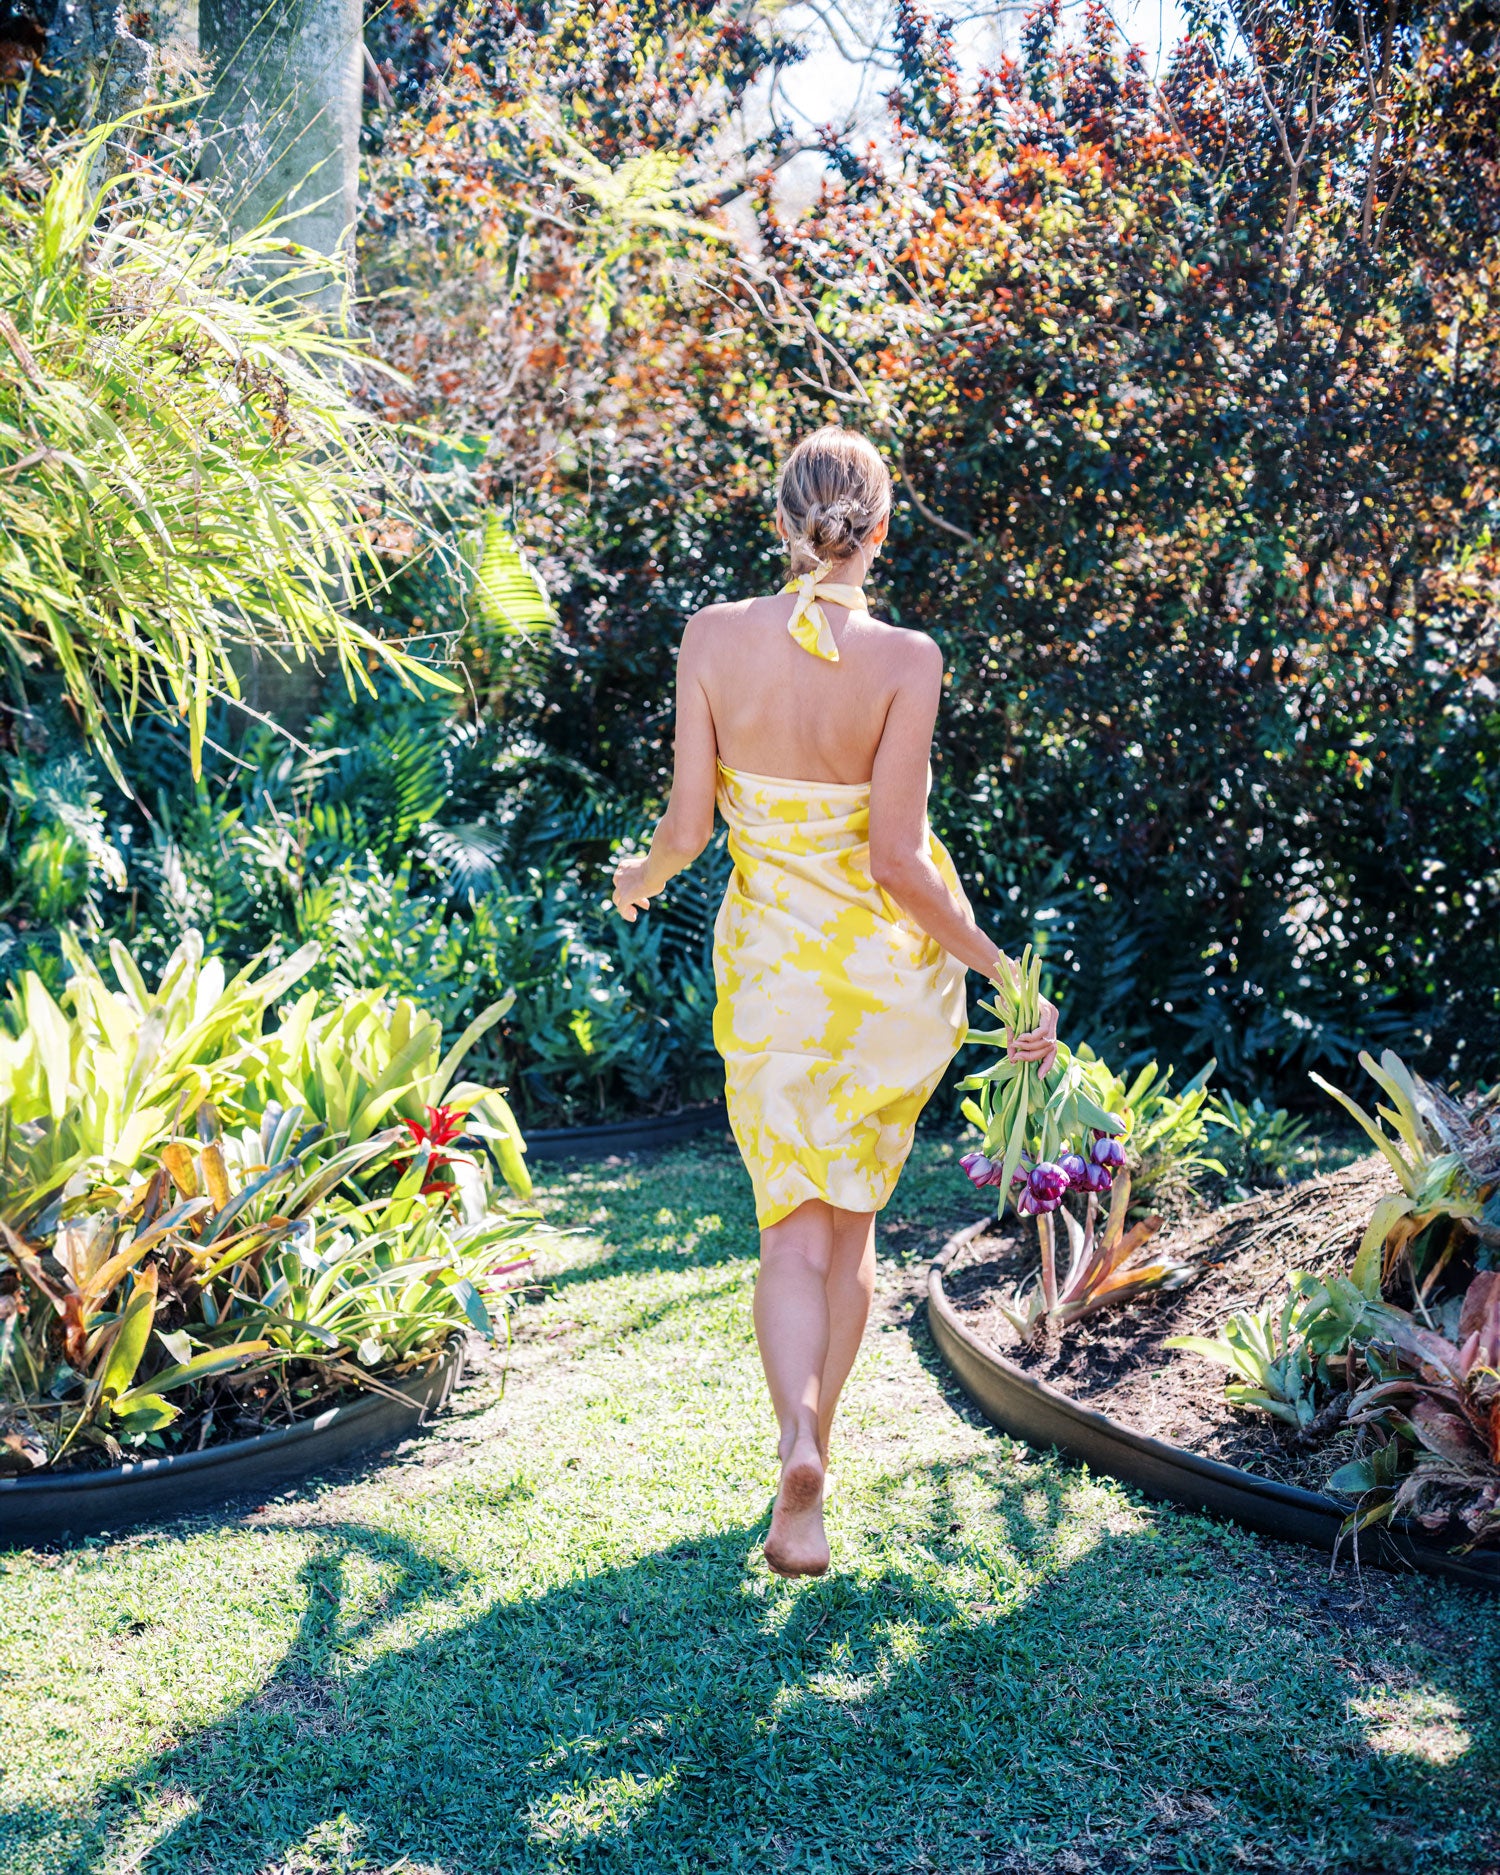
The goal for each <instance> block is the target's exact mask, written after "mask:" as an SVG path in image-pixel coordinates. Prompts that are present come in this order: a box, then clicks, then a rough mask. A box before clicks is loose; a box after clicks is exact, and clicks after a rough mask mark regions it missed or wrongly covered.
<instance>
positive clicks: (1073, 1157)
mask: <svg viewBox="0 0 1500 1875" xmlns="http://www.w3.org/2000/svg"><path fill="white" fill-rule="evenodd" d="M1057 1163H1058V1165H1059V1166H1060V1167H1061V1168H1062V1170H1063V1171H1064V1172H1066V1173H1067V1175H1068V1189H1069V1190H1070V1191H1085V1190H1087V1189H1088V1186H1087V1178H1088V1169H1089V1168H1088V1161H1087V1160H1086V1159H1084V1158H1083V1157H1082V1156H1081V1155H1080V1154H1079V1153H1076V1152H1065V1153H1064V1154H1063V1155H1062V1157H1061V1158H1060V1159H1059V1160H1058V1162H1057Z"/></svg>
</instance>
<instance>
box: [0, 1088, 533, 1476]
mask: <svg viewBox="0 0 1500 1875" xmlns="http://www.w3.org/2000/svg"><path fill="white" fill-rule="evenodd" d="M303 1119H304V1116H303V1114H302V1113H301V1112H300V1111H299V1110H296V1109H294V1110H291V1111H289V1112H282V1111H281V1110H280V1109H274V1108H273V1109H270V1110H268V1111H267V1113H266V1115H265V1116H264V1119H263V1121H262V1124H261V1127H260V1129H259V1131H258V1132H255V1131H250V1130H247V1131H245V1132H243V1133H241V1134H239V1135H238V1136H233V1135H229V1136H226V1135H224V1134H223V1133H222V1132H221V1130H220V1126H219V1119H218V1115H217V1114H216V1113H215V1112H214V1110H213V1109H212V1108H211V1107H209V1106H204V1107H201V1108H200V1109H199V1112H198V1116H197V1130H198V1138H197V1139H196V1140H189V1139H187V1138H186V1137H182V1136H178V1137H174V1138H173V1139H171V1140H169V1141H168V1142H167V1143H166V1144H165V1145H164V1146H163V1147H162V1149H161V1152H160V1155H159V1159H158V1161H157V1163H156V1164H155V1165H154V1166H152V1167H151V1168H150V1169H149V1170H147V1171H146V1172H145V1173H144V1174H143V1175H142V1176H140V1177H137V1178H134V1179H132V1180H131V1181H129V1182H128V1184H127V1185H126V1187H125V1188H124V1189H123V1190H111V1189H108V1188H105V1187H102V1186H101V1187H98V1188H96V1189H94V1190H93V1191H91V1192H90V1193H89V1194H88V1198H87V1200H86V1201H85V1204H86V1208H83V1209H80V1210H78V1211H77V1212H75V1214H74V1215H72V1216H71V1217H69V1218H67V1219H66V1220H64V1221H63V1222H62V1223H60V1224H59V1225H58V1227H57V1229H56V1231H55V1232H54V1233H53V1234H52V1235H51V1236H50V1238H40V1237H38V1238H32V1239H28V1238H23V1237H22V1236H20V1235H19V1234H18V1233H17V1232H16V1231H14V1230H12V1229H11V1228H10V1227H9V1226H0V1232H3V1235H0V1244H3V1249H4V1253H5V1261H6V1263H7V1264H8V1269H7V1271H6V1273H5V1274H4V1275H3V1276H0V1421H3V1426H0V1437H3V1442H4V1443H3V1449H0V1469H3V1468H5V1463H6V1461H5V1457H4V1454H5V1453H6V1452H8V1453H9V1455H10V1468H12V1469H17V1468H20V1467H21V1466H23V1465H29V1466H40V1465H47V1464H51V1465H56V1464H60V1463H62V1462H63V1461H64V1460H66V1459H67V1458H68V1457H69V1455H70V1453H72V1452H74V1451H75V1449H76V1450H78V1451H88V1450H90V1449H93V1450H100V1449H102V1450H103V1451H104V1452H106V1453H107V1454H109V1455H110V1456H112V1457H113V1456H118V1453H119V1450H120V1448H121V1446H122V1445H142V1444H148V1445H154V1446H156V1447H158V1448H161V1449H172V1448H174V1447H175V1448H180V1447H182V1446H183V1445H184V1444H185V1443H197V1444H202V1443H204V1442H205V1441H206V1439H207V1437H208V1436H209V1434H210V1432H211V1431H212V1430H213V1429H214V1426H215V1423H216V1422H218V1423H219V1424H221V1425H222V1424H225V1423H227V1425H228V1426H229V1427H230V1429H232V1430H248V1429H251V1428H252V1427H259V1426H264V1425H268V1424H274V1423H278V1422H280V1421H282V1420H285V1419H290V1418H293V1417H298V1416H301V1415H303V1414H305V1413H306V1412H307V1411H308V1410H309V1409H310V1408H311V1407H312V1406H313V1405H314V1404H315V1403H316V1401H317V1400H318V1399H319V1398H320V1397H322V1396H324V1395H328V1394H331V1393H336V1392H338V1391H340V1390H342V1389H344V1388H346V1387H348V1386H350V1385H351V1384H353V1385H360V1384H372V1383H373V1384H377V1385H378V1384H385V1383H387V1382H388V1381H389V1379H390V1378H392V1377H394V1376H399V1375H400V1374H402V1373H404V1372H406V1371H407V1370H408V1369H409V1368H411V1367H412V1366H413V1364H416V1363H420V1362H422V1361H425V1360H430V1359H431V1358H432V1357H433V1356H434V1354H435V1353H436V1352H438V1351H439V1350H440V1349H441V1347H442V1346H443V1344H444V1343H445V1342H446V1341H447V1339H448V1338H449V1337H450V1336H451V1335H453V1334H454V1333H455V1332H457V1331H458V1330H460V1329H462V1328H463V1327H464V1326H466V1325H467V1326H470V1327H473V1328H475V1329H478V1330H479V1331H480V1332H481V1333H483V1334H485V1335H490V1336H492V1335H493V1334H494V1333H495V1332H496V1320H497V1315H498V1314H499V1313H500V1311H499V1307H498V1306H497V1305H498V1304H499V1303H500V1302H501V1301H502V1300H503V1297H502V1296H501V1290H502V1288H503V1285H504V1282H505V1280H506V1279H507V1278H508V1277H510V1276H512V1275H513V1273H514V1272H515V1271H516V1270H517V1269H518V1268H520V1267H521V1266H522V1264H524V1263H525V1262H526V1261H527V1260H528V1259H527V1257H526V1255H525V1253H524V1251H523V1250H522V1249H521V1245H522V1242H523V1240H524V1238H525V1236H526V1234H527V1233H528V1231H529V1230H530V1228H531V1222H532V1220H531V1219H530V1217H529V1216H528V1215H526V1214H519V1213H510V1214H505V1215H496V1214H491V1215H489V1216H487V1217H483V1218H481V1219H480V1220H479V1221H477V1222H472V1223H467V1222H462V1221H459V1220H457V1219H455V1218H454V1217H453V1216H452V1215H451V1212H450V1210H449V1208H448V1207H447V1206H446V1205H445V1204H444V1203H443V1202H442V1201H441V1200H439V1201H438V1202H433V1200H432V1199H431V1198H430V1197H428V1196H426V1195H424V1187H426V1186H428V1184H429V1174H430V1173H431V1171H432V1169H433V1167H432V1154H431V1153H430V1151H429V1150H428V1149H427V1148H425V1147H424V1148H422V1149H420V1150H419V1151H418V1152H417V1153H416V1154H415V1155H414V1156H412V1157H411V1158H410V1159H409V1160H408V1161H407V1163H406V1169H405V1170H404V1171H403V1172H402V1173H400V1174H399V1176H396V1178H395V1183H394V1185H393V1188H392V1189H391V1190H390V1191H388V1192H387V1193H386V1194H385V1195H384V1196H382V1197H376V1198H369V1197H366V1196H364V1195H363V1193H362V1191H361V1189H360V1185H359V1184H358V1183H356V1182H355V1181H356V1180H362V1181H363V1183H364V1184H365V1185H366V1186H368V1185H369V1184H370V1183H372V1182H374V1181H375V1180H376V1179H377V1177H378V1175H379V1173H380V1172H381V1170H382V1169H383V1168H384V1169H385V1170H386V1171H388V1172H389V1171H390V1170H391V1169H392V1158H393V1155H395V1154H396V1153H398V1152H400V1151H401V1149H402V1148H403V1147H409V1145H410V1143H411V1141H410V1134H409V1133H408V1131H407V1130H406V1129H405V1128H402V1127H390V1128H387V1129H386V1130H384V1131H383V1132H380V1133H376V1134H373V1135H371V1136H370V1137H368V1138H367V1139H365V1140H363V1141H359V1142H356V1143H349V1142H344V1143H342V1144H337V1145H336V1149H334V1150H332V1151H328V1150H326V1147H327V1145H328V1138H327V1135H326V1134H325V1132H324V1129H323V1128H322V1127H319V1126H313V1127H308V1128H304V1127H303V1124H302V1122H303ZM387 1182H389V1181H387ZM163 1435H168V1436H167V1437H166V1438H164V1437H163Z"/></svg>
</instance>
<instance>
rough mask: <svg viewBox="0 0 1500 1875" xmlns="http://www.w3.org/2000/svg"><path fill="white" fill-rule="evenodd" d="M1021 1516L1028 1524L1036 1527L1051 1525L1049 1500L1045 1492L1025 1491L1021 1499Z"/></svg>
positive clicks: (1050, 1501) (1050, 1502)
mask: <svg viewBox="0 0 1500 1875" xmlns="http://www.w3.org/2000/svg"><path fill="white" fill-rule="evenodd" d="M1021 1515H1022V1516H1023V1517H1024V1518H1025V1519H1026V1521H1027V1522H1028V1523H1033V1524H1037V1525H1045V1524H1049V1523H1051V1521H1052V1500H1051V1498H1050V1497H1048V1495H1047V1493H1046V1492H1045V1491H1027V1492H1026V1493H1025V1494H1024V1495H1023V1496H1022V1498H1021Z"/></svg>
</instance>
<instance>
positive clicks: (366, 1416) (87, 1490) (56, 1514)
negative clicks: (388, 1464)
mask: <svg viewBox="0 0 1500 1875" xmlns="http://www.w3.org/2000/svg"><path fill="white" fill-rule="evenodd" d="M463 1360H464V1351H463V1344H462V1342H460V1341H455V1342H454V1343H453V1344H452V1345H451V1346H450V1347H449V1348H448V1349H447V1351H446V1352H445V1353H444V1354H443V1356H442V1357H441V1359H440V1360H438V1361H437V1362H436V1363H435V1364H434V1365H432V1366H431V1367H428V1368H426V1369H424V1370H423V1371H422V1372H421V1373H419V1374H413V1375H410V1376H408V1377H407V1378H406V1379H404V1380H400V1381H396V1382H394V1383H393V1389H394V1391H395V1392H396V1393H399V1394H400V1395H401V1396H402V1397H401V1398H400V1399H392V1398H391V1396H390V1394H388V1393H368V1394H365V1395H363V1396H362V1397H361V1398H358V1399H354V1400H350V1401H347V1402H344V1403H342V1404H340V1405H337V1406H330V1407H327V1408H325V1410H324V1411H323V1412H321V1413H316V1414H314V1415H313V1417H312V1418H310V1419H305V1420H302V1421H299V1422H298V1423H297V1424H296V1425H293V1426H286V1427H283V1428H281V1429H280V1430H278V1431H276V1432H263V1433H260V1434H258V1435H257V1436H256V1437H255V1438H253V1439H234V1440H231V1441H229V1442H227V1443H226V1444H224V1445H210V1446H207V1447H205V1448H204V1450H203V1451H201V1452H179V1453H172V1454H170V1455H169V1456H167V1457H165V1458H143V1459H138V1460H136V1461H134V1462H132V1463H131V1464H128V1465H117V1466H115V1467H113V1468H112V1469H110V1470H108V1471H83V1472H67V1471H62V1472H56V1473H43V1474H42V1475H41V1476H39V1477H30V1478H0V1547H4V1548H10V1549H14V1548H17V1547H20V1546H23V1545H29V1544H33V1543H46V1542H57V1541H59V1540H62V1539H66V1538H70V1537H81V1536H87V1535H90V1534H92V1533H94V1532H96V1531H101V1530H107V1531H110V1532H114V1531H117V1530H125V1529H128V1528H130V1527H131V1526H132V1525H135V1524H141V1523H150V1522H154V1521H156V1520H157V1519H159V1518H165V1517H180V1516H184V1515H186V1514H188V1513H190V1512H193V1511H198V1510H202V1509H206V1508H208V1507H209V1506H210V1505H213V1504H216V1503H219V1502H220V1501H222V1500H223V1499H225V1498H229V1497H239V1496H241V1495H249V1494H251V1493H253V1494H254V1495H256V1496H258V1497H265V1496H266V1495H267V1494H269V1493H271V1492H273V1491H279V1490H284V1489H285V1488H286V1487H287V1486H288V1485H291V1484H295V1483H297V1482H298V1481H299V1480H301V1479H303V1478H306V1477H308V1476H309V1475H310V1474H311V1473H313V1472H316V1471H323V1470H326V1469H327V1468H328V1467H330V1466H333V1465H337V1464H339V1463H341V1462H343V1461H344V1460H347V1459H351V1458H354V1457H356V1456H358V1455H359V1454H361V1453H364V1452H369V1451H373V1450H374V1449H375V1448H376V1447H378V1446H382V1445H391V1444H393V1443H394V1442H395V1441H396V1440H397V1439H402V1438H405V1437H407V1436H408V1435H409V1434H410V1433H411V1432H413V1431H415V1430H416V1429H417V1428H418V1427H419V1426H424V1425H426V1424H427V1422H428V1420H429V1419H430V1418H431V1417H432V1415H433V1414H434V1413H436V1412H438V1411H440V1410H441V1409H442V1408H443V1407H444V1406H445V1405H446V1404H447V1402H448V1398H449V1396H450V1394H451V1393H452V1391H453V1388H454V1386H455V1384H456V1383H457V1381H458V1378H459V1376H460V1375H461V1373H462V1372H463Z"/></svg>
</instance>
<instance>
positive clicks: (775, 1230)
mask: <svg viewBox="0 0 1500 1875" xmlns="http://www.w3.org/2000/svg"><path fill="white" fill-rule="evenodd" d="M834 1215H835V1214H834V1211H833V1208H832V1207H831V1206H830V1205H826V1204H824V1203H823V1202H822V1201H821V1199H817V1198H812V1199H809V1200H808V1202H807V1203H806V1204H803V1205H799V1206H798V1207H797V1209H796V1210H795V1211H794V1212H793V1213H792V1214H791V1216H790V1217H786V1218H783V1219H782V1220H781V1222H780V1223H779V1224H773V1225H772V1226H771V1227H770V1229H769V1230H764V1231H762V1232H761V1234H760V1271H759V1274H758V1275H757V1277H756V1280H755V1339H756V1341H757V1343H758V1344H759V1346H760V1358H761V1365H762V1366H763V1367H764V1368H765V1370H766V1385H767V1387H768V1388H769V1389H770V1394H771V1404H772V1406H773V1407H774V1408H775V1411H776V1421H777V1424H778V1425H779V1427H780V1428H781V1439H780V1446H779V1450H780V1453H781V1488H780V1490H779V1491H778V1492H777V1493H776V1508H775V1510H774V1511H773V1512H772V1515H771V1531H770V1535H769V1536H767V1538H766V1561H767V1562H768V1563H770V1565H771V1567H772V1568H773V1569H775V1570H777V1571H778V1572H779V1573H781V1574H783V1575H821V1574H822V1573H823V1571H824V1570H825V1569H826V1568H827V1567H828V1538H827V1537H826V1536H825V1535H824V1532H823V1455H822V1451H821V1448H820V1444H819V1410H820V1401H821V1393H822V1385H823V1370H824V1367H825V1366H826V1364H827V1361H828V1356H829V1309H828V1289H827V1283H828V1276H829V1272H830V1270H831V1268H832V1264H833V1252H834ZM851 1358H852V1357H851Z"/></svg>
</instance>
